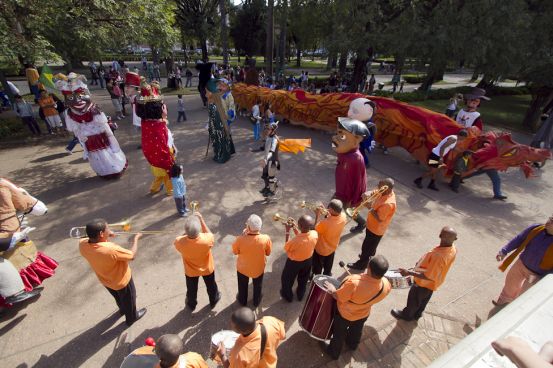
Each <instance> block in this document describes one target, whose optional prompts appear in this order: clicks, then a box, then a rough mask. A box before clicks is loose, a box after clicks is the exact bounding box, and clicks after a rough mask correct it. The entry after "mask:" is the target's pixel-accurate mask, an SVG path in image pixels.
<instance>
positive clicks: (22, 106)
mask: <svg viewBox="0 0 553 368" xmlns="http://www.w3.org/2000/svg"><path fill="white" fill-rule="evenodd" d="M15 111H16V112H17V115H18V116H19V117H20V118H21V121H23V122H24V123H25V124H27V126H28V127H29V130H30V131H31V133H32V134H33V135H40V127H39V126H38V123H37V122H36V120H35V117H34V115H33V107H32V106H31V104H30V103H28V102H27V101H25V100H24V99H23V97H21V96H20V95H17V96H15Z"/></svg>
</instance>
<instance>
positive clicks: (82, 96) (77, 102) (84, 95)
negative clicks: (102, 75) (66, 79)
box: [65, 90, 92, 114]
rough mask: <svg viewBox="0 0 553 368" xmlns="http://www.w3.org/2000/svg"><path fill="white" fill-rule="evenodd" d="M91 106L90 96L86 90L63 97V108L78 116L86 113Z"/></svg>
mask: <svg viewBox="0 0 553 368" xmlns="http://www.w3.org/2000/svg"><path fill="white" fill-rule="evenodd" d="M91 105H92V102H91V101H90V95H89V94H88V92H87V91H86V90H84V91H74V92H73V93H71V94H67V95H65V106H67V107H68V108H70V109H71V110H73V112H76V113H78V114H83V113H85V112H87V111H88V109H89V108H90V106H91Z"/></svg>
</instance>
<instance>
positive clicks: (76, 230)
mask: <svg viewBox="0 0 553 368" xmlns="http://www.w3.org/2000/svg"><path fill="white" fill-rule="evenodd" d="M85 236H86V231H85V229H83V228H82V227H72V228H71V230H69V237H70V238H73V239H80V238H84V237H85Z"/></svg>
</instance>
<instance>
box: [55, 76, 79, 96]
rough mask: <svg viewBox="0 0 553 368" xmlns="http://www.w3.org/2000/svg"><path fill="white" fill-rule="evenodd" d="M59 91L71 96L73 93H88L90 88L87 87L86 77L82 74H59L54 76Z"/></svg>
mask: <svg viewBox="0 0 553 368" xmlns="http://www.w3.org/2000/svg"><path fill="white" fill-rule="evenodd" d="M53 79H54V80H55V85H56V87H57V89H58V90H59V91H60V92H61V93H62V94H63V95H64V96H67V95H71V94H73V93H86V92H87V91H88V87H87V85H86V83H84V82H86V77H85V76H84V75H82V74H76V73H73V72H71V73H69V75H67V76H66V75H63V74H61V73H58V74H56V75H54V76H53Z"/></svg>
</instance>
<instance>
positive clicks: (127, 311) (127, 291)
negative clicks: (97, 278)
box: [106, 277, 136, 323]
mask: <svg viewBox="0 0 553 368" xmlns="http://www.w3.org/2000/svg"><path fill="white" fill-rule="evenodd" d="M106 289H108V291H109V293H110V294H111V296H113V298H114V299H115V303H117V307H118V308H119V311H120V312H121V313H123V314H124V315H125V320H126V321H127V323H132V322H134V321H136V289H135V288H134V282H133V280H132V277H131V280H130V281H129V283H128V284H127V286H125V287H124V288H123V289H119V290H113V289H110V288H108V287H106Z"/></svg>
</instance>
